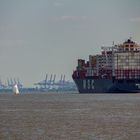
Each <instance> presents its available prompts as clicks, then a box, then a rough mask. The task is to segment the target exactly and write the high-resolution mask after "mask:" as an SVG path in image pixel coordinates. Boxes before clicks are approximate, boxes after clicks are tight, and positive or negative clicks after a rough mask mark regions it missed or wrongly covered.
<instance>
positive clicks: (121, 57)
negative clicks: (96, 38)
mask: <svg viewBox="0 0 140 140" xmlns="http://www.w3.org/2000/svg"><path fill="white" fill-rule="evenodd" d="M101 49H102V51H101V54H97V55H89V60H88V61H85V60H83V59H78V66H77V67H76V70H74V71H73V74H72V78H73V80H74V82H75V83H76V85H77V88H78V91H79V93H140V45H138V44H137V43H135V42H134V41H132V39H128V40H126V41H125V42H123V43H122V44H118V45H115V44H113V45H112V46H110V47H105V46H103V47H101Z"/></svg>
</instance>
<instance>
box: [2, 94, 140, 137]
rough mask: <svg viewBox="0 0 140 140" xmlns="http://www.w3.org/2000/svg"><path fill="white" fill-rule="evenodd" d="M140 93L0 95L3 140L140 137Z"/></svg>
mask: <svg viewBox="0 0 140 140" xmlns="http://www.w3.org/2000/svg"><path fill="white" fill-rule="evenodd" d="M139 139H140V94H70V93H68V94H66V93H63V94H59V93H55V94H54V93H51V94H48V93H47V94H45V93H44V94H42V93H41V94H40V93H38V94H37V93H36V94H33V93H32V94H30V93H29V94H20V95H13V94H12V93H11V94H10V93H9V94H6V93H3V94H0V140H139Z"/></svg>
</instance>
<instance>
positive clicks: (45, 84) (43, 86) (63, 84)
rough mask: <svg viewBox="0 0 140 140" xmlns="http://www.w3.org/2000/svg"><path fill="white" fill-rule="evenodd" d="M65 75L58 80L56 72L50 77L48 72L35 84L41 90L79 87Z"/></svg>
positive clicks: (72, 89)
mask: <svg viewBox="0 0 140 140" xmlns="http://www.w3.org/2000/svg"><path fill="white" fill-rule="evenodd" d="M65 78H66V76H65V75H61V77H60V80H58V81H56V74H54V75H52V74H51V75H50V78H48V74H46V77H45V79H44V80H43V81H40V82H37V83H35V84H34V85H35V86H36V89H38V90H40V91H75V90H77V87H76V85H75V83H74V82H70V81H68V80H66V79H65Z"/></svg>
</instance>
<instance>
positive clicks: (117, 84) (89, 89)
mask: <svg viewBox="0 0 140 140" xmlns="http://www.w3.org/2000/svg"><path fill="white" fill-rule="evenodd" d="M74 81H75V83H76V85H77V88H78V91H79V93H140V80H112V79H93V78H92V77H88V78H85V79H74Z"/></svg>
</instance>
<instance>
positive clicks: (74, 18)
mask: <svg viewBox="0 0 140 140" xmlns="http://www.w3.org/2000/svg"><path fill="white" fill-rule="evenodd" d="M50 19H51V20H54V21H86V20H91V19H92V18H91V17H87V16H56V17H50Z"/></svg>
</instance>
